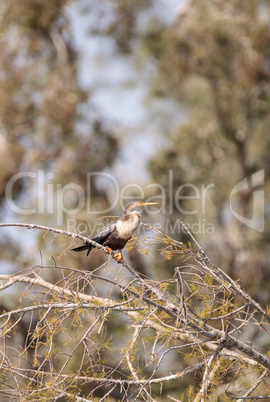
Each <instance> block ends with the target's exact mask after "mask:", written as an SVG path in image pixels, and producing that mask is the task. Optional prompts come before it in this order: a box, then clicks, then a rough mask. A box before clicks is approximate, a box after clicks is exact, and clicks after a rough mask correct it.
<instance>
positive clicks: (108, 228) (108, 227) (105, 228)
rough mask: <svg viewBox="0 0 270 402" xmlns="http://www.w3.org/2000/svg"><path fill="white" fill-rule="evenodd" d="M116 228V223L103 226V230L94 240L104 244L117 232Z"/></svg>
mask: <svg viewBox="0 0 270 402" xmlns="http://www.w3.org/2000/svg"><path fill="white" fill-rule="evenodd" d="M115 228H116V222H111V223H109V224H108V225H106V226H103V228H102V229H100V231H99V232H98V233H97V234H96V235H95V237H94V238H93V240H95V241H96V242H97V243H100V244H101V243H103V241H104V240H106V239H107V237H108V236H109V235H110V234H111V233H112V232H113V231H114V230H115Z"/></svg>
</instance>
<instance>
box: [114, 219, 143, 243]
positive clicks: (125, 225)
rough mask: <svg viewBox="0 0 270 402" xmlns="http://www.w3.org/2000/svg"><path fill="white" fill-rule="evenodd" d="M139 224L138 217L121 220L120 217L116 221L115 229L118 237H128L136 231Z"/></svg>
mask: <svg viewBox="0 0 270 402" xmlns="http://www.w3.org/2000/svg"><path fill="white" fill-rule="evenodd" d="M139 224H140V218H139V217H137V216H135V217H132V219H127V220H124V219H123V220H122V219H120V220H119V221H118V222H117V223H116V230H117V232H118V235H119V237H121V238H122V239H129V238H130V237H131V235H132V234H133V233H134V232H135V231H136V229H137V228H138V226H139Z"/></svg>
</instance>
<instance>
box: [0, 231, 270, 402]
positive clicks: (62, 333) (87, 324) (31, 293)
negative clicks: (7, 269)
mask: <svg viewBox="0 0 270 402" xmlns="http://www.w3.org/2000/svg"><path fill="white" fill-rule="evenodd" d="M182 225H184V223H182ZM0 226H2V227H3V226H22V227H26V228H28V229H35V228H36V229H42V230H45V231H46V232H52V233H58V234H60V235H63V236H69V237H72V238H73V239H76V238H80V239H81V240H84V241H88V242H89V241H90V240H89V239H88V238H84V237H83V236H81V235H77V234H75V233H70V232H66V231H62V230H59V229H54V228H49V227H42V226H39V225H30V224H1V225H0ZM184 226H185V225H184ZM148 227H149V226H148ZM150 229H151V228H149V234H151V235H152V236H153V235H154V237H152V240H151V237H148V246H149V245H151V244H152V246H153V245H154V244H155V245H157V246H158V248H159V252H161V253H164V252H165V254H166V255H169V258H170V259H172V260H173V262H174V264H175V269H174V272H173V275H172V277H171V278H169V279H168V280H166V281H153V280H150V279H149V278H147V277H143V276H141V275H140V274H138V273H137V272H136V271H135V270H134V269H133V268H132V266H131V265H129V264H128V263H126V262H124V263H123V264H121V266H120V267H119V266H118V267H117V266H116V264H112V261H113V259H112V258H110V259H109V261H108V262H107V263H105V264H103V265H101V266H100V267H99V268H98V269H96V270H95V271H89V270H82V269H75V268H74V267H72V266H60V265H58V264H57V263H56V262H55V263H54V264H53V265H45V264H42V263H41V264H38V265H36V266H32V267H27V268H25V269H23V270H20V271H19V272H18V273H14V274H11V275H0V280H1V288H0V290H1V293H2V294H3V296H2V311H1V315H0V318H1V387H0V393H1V394H2V395H3V398H4V397H5V396H6V397H7V398H13V399H15V400H18V399H23V400H25V401H27V400H29V401H30V400H31V401H37V400H43V399H45V398H46V399H49V400H60V399H61V398H65V400H70V401H73V400H74V401H81V400H82V401H84V400H85V401H87V400H92V398H97V399H98V400H148V401H149V400H151V401H154V400H157V398H158V399H160V400H168V398H170V399H172V400H180V399H179V398H183V397H184V396H183V395H184V393H185V395H186V396H185V399H186V400H189V401H191V400H192V401H194V400H195V401H204V400H207V399H208V398H211V399H212V400H217V399H218V398H219V400H224V401H225V400H228V398H229V397H233V398H236V399H237V398H238V399H240V398H241V397H242V396H243V397H246V396H249V395H252V396H253V397H256V396H264V395H267V392H268V391H267V390H268V389H269V369H270V357H269V355H268V353H267V350H266V347H265V348H264V347H261V346H260V345H261V339H263V338H264V337H265V336H268V335H269V324H270V315H269V309H268V310H264V309H263V307H262V306H261V305H260V304H258V303H257V302H256V301H255V300H254V299H252V298H251V297H250V296H249V294H247V293H246V292H245V291H244V290H243V289H242V287H241V285H240V283H239V282H236V281H234V280H232V279H231V278H230V277H229V276H228V275H227V274H225V273H224V272H223V271H222V270H221V269H220V268H218V267H216V266H214V265H213V264H212V262H211V261H210V259H209V258H208V257H207V255H206V254H205V253H204V251H203V250H202V248H201V247H200V245H199V244H198V243H197V242H196V240H195V239H194V238H193V236H192V234H191V233H190V234H189V235H190V246H187V245H186V244H183V243H181V242H177V241H175V240H174V239H172V238H170V237H169V236H168V235H166V234H163V233H162V232H160V231H158V232H156V233H155V231H154V232H152V231H151V232H150ZM24 230H25V229H24ZM73 244H74V241H73ZM99 249H100V250H104V251H105V248H104V247H103V246H99ZM111 257H113V253H112V254H111ZM53 271H55V272H56V275H57V276H58V280H57V281H56V282H53V281H52V280H51V279H52V277H53V278H55V277H56V276H55V275H53V276H52V275H51V272H53ZM108 272H110V273H111V275H110V276H108ZM127 272H129V273H130V274H131V275H127ZM15 293H17V294H18V296H19V301H20V305H19V306H18V305H16V307H14V308H5V299H6V297H10V296H5V294H6V295H7V294H9V295H14V294H15ZM254 332H255V333H256V340H257V341H256V343H255V342H252V343H250V342H249V341H248V338H249V336H250V334H251V333H254ZM265 346H266V345H265ZM190 381H191V383H192V386H190V385H189V384H190ZM251 384H252V386H251ZM188 395H189V396H188ZM89 398H90V399H89ZM109 398H110V399H109ZM9 400H10V399H9Z"/></svg>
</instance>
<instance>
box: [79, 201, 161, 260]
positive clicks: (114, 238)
mask: <svg viewBox="0 0 270 402" xmlns="http://www.w3.org/2000/svg"><path fill="white" fill-rule="evenodd" d="M156 204H157V202H142V201H132V202H130V203H129V204H127V205H126V206H125V208H124V211H123V216H122V217H121V218H119V219H117V220H116V221H113V222H111V223H109V224H108V225H106V226H104V227H103V228H102V229H101V230H100V231H99V232H98V233H97V234H96V236H95V237H94V238H93V239H92V240H94V241H95V242H97V243H98V244H100V245H102V246H104V247H106V253H108V254H109V253H111V252H112V251H113V250H120V252H119V253H117V254H114V256H113V258H114V259H115V260H116V261H117V262H118V263H123V261H124V260H123V256H122V251H121V250H122V249H123V248H124V247H125V245H126V243H127V242H128V241H129V240H130V239H131V236H132V235H133V233H135V232H136V230H137V228H138V226H139V224H140V221H141V215H140V213H139V212H138V211H132V210H133V209H135V208H138V207H143V206H144V205H156ZM131 211H132V212H131ZM93 248H95V246H94V245H93V244H89V243H87V244H83V245H82V246H79V247H75V248H73V249H72V251H76V252H80V251H84V250H87V254H86V255H87V256H88V255H89V253H90V251H91V250H92V249H93Z"/></svg>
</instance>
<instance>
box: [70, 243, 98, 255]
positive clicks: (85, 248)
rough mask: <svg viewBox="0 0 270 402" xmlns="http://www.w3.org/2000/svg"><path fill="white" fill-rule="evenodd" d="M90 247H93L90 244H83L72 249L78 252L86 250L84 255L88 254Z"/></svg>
mask: <svg viewBox="0 0 270 402" xmlns="http://www.w3.org/2000/svg"><path fill="white" fill-rule="evenodd" d="M92 248H93V246H92V244H84V245H83V246H79V247H75V248H73V249H72V251H76V252H78V251H84V250H88V251H87V254H86V255H89V253H90V251H91V250H92Z"/></svg>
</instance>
